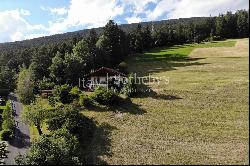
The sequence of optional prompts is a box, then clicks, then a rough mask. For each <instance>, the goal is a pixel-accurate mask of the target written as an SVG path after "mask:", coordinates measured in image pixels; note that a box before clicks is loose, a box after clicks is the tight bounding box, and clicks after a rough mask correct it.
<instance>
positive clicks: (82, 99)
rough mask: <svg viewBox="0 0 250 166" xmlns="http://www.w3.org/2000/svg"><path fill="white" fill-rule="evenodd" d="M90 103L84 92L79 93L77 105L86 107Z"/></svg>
mask: <svg viewBox="0 0 250 166" xmlns="http://www.w3.org/2000/svg"><path fill="white" fill-rule="evenodd" d="M91 104H92V100H91V99H90V98H89V97H88V96H87V95H85V94H81V95H80V98H79V105H80V106H85V107H88V106H90V105H91Z"/></svg>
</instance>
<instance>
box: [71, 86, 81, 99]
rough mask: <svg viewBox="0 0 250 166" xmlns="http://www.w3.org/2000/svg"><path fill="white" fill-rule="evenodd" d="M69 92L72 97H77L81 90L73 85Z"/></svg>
mask: <svg viewBox="0 0 250 166" xmlns="http://www.w3.org/2000/svg"><path fill="white" fill-rule="evenodd" d="M69 93H70V95H71V97H72V98H73V99H78V98H79V95H80V94H81V90H80V89H79V88H78V87H76V86H75V87H73V88H72V89H71V90H70V92H69Z"/></svg>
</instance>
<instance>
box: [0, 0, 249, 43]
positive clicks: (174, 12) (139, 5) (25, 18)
mask: <svg viewBox="0 0 250 166" xmlns="http://www.w3.org/2000/svg"><path fill="white" fill-rule="evenodd" d="M248 6H249V0H0V42H9V41H18V40H23V39H31V38H35V37H40V36H47V35H52V34H57V33H64V32H71V31H75V30H81V29H86V28H92V27H100V26H103V25H105V23H106V22H107V21H108V20H110V19H113V20H115V21H116V22H117V23H118V24H126V23H136V22H142V21H151V20H163V19H171V18H181V17H182V18H184V17H197V16H209V15H210V14H211V15H212V16H214V15H218V14H219V13H225V12H226V11H228V10H230V11H233V12H235V11H236V10H238V9H248Z"/></svg>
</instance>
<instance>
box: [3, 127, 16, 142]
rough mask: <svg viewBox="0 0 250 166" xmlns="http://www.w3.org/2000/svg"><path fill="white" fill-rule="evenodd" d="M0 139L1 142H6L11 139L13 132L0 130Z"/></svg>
mask: <svg viewBox="0 0 250 166" xmlns="http://www.w3.org/2000/svg"><path fill="white" fill-rule="evenodd" d="M0 138H1V140H2V141H8V140H10V139H12V138H13V131H11V130H7V129H6V130H2V131H1V133H0Z"/></svg>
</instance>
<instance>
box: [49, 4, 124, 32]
mask: <svg viewBox="0 0 250 166" xmlns="http://www.w3.org/2000/svg"><path fill="white" fill-rule="evenodd" d="M123 11H124V10H123V7H122V6H120V5H118V4H117V1H116V0H102V1H100V0H71V3H70V6H69V8H68V11H67V16H66V17H65V18H64V19H62V20H60V21H58V20H57V21H55V22H52V23H50V27H49V29H50V34H55V33H60V32H64V31H65V30H67V29H68V28H69V27H75V26H86V27H87V28H92V27H100V26H103V25H105V24H106V23H107V21H108V20H109V19H113V18H114V17H116V16H118V15H121V14H123Z"/></svg>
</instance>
